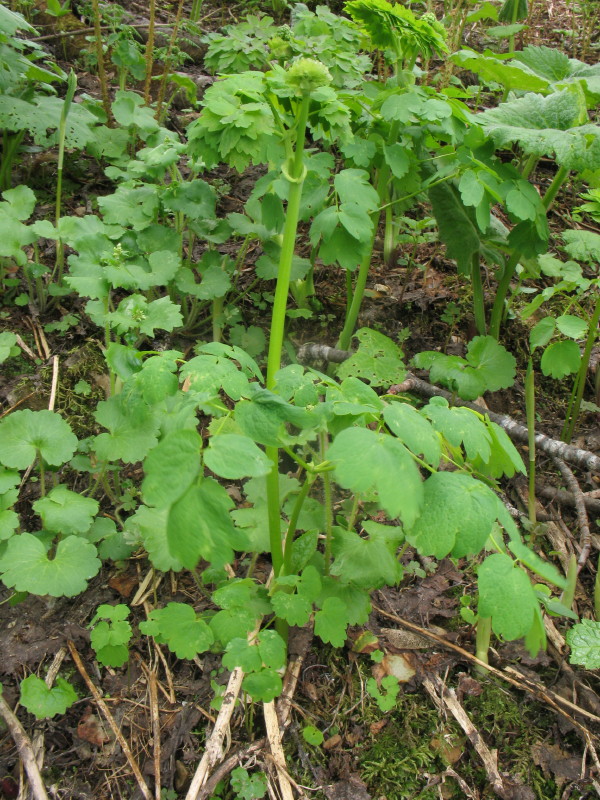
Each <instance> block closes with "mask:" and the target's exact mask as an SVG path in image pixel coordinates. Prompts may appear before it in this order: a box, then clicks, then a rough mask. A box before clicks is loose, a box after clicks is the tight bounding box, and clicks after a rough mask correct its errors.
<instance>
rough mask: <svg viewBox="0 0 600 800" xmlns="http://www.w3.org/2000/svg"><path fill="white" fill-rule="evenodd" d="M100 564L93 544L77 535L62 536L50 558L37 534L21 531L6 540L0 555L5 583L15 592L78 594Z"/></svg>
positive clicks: (56, 594)
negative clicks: (6, 542)
mask: <svg viewBox="0 0 600 800" xmlns="http://www.w3.org/2000/svg"><path fill="white" fill-rule="evenodd" d="M100 566H101V562H100V560H99V559H98V558H97V557H96V548H95V547H94V545H93V544H90V543H89V542H86V541H84V540H83V539H80V538H79V537H77V536H67V537H66V538H65V539H62V540H61V541H60V542H59V543H58V545H57V547H56V553H55V555H54V557H53V558H52V559H50V558H48V554H47V553H46V548H45V547H44V544H43V542H42V541H41V540H40V539H39V538H38V537H37V536H33V534H31V533H21V534H20V535H18V536H13V537H12V538H11V539H9V540H8V544H7V546H6V550H5V551H4V554H3V555H2V556H0V572H2V573H3V575H2V581H3V582H4V584H5V585H6V586H9V587H11V588H14V589H16V590H17V591H18V592H31V593H32V594H38V595H44V594H49V595H51V596H52V597H74V596H75V595H76V594H81V592H83V591H84V590H85V588H86V586H87V582H88V580H90V578H93V577H94V575H96V574H97V573H98V571H99V569H100Z"/></svg>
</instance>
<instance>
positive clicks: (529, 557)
mask: <svg viewBox="0 0 600 800" xmlns="http://www.w3.org/2000/svg"><path fill="white" fill-rule="evenodd" d="M508 547H509V548H510V550H511V552H512V553H513V555H514V556H515V557H516V558H518V559H519V561H522V562H523V564H525V566H526V567H529V569H530V570H532V571H533V572H535V573H536V575H539V576H540V577H541V578H543V579H544V580H546V581H549V582H550V583H553V584H554V585H555V586H558V588H559V589H564V588H565V586H566V583H567V581H566V579H565V576H564V575H563V574H562V573H561V572H559V571H558V569H557V568H556V567H555V566H554V564H551V563H550V562H548V561H544V559H542V558H540V557H539V556H538V555H537V553H534V552H533V550H530V549H529V548H528V547H526V546H525V545H524V544H523V542H521V541H519V540H518V539H512V540H511V541H510V542H509V543H508Z"/></svg>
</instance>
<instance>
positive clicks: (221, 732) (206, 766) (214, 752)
mask: <svg viewBox="0 0 600 800" xmlns="http://www.w3.org/2000/svg"><path fill="white" fill-rule="evenodd" d="M243 679H244V673H243V672H242V670H241V669H240V668H239V667H236V668H235V669H234V670H233V672H232V673H231V675H230V676H229V682H228V683H227V689H226V691H225V695H224V696H223V702H222V703H221V709H220V711H219V714H218V716H217V722H216V724H215V727H214V729H213V732H212V733H211V735H210V738H209V740H208V742H207V744H206V749H205V750H204V755H203V756H202V759H201V760H200V763H199V764H198V768H197V769H196V772H195V774H194V777H193V779H192V782H191V784H190V788H189V789H188V793H187V794H186V796H185V800H196V799H197V797H198V795H199V792H200V790H201V789H202V787H203V785H204V784H205V782H206V779H207V778H208V773H209V772H210V770H211V769H212V767H214V765H215V764H216V763H217V761H219V759H221V758H222V757H223V740H224V738H225V733H226V731H227V728H228V727H229V721H230V719H231V715H232V714H233V709H234V707H235V701H236V700H237V698H238V695H239V693H240V689H241V688H242V681H243Z"/></svg>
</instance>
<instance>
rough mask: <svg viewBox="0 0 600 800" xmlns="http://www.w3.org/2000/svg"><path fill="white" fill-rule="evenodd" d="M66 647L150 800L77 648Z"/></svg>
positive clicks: (146, 798)
mask: <svg viewBox="0 0 600 800" xmlns="http://www.w3.org/2000/svg"><path fill="white" fill-rule="evenodd" d="M67 645H68V647H69V652H70V653H71V657H72V659H73V661H74V662H75V666H76V667H77V669H78V670H79V674H80V675H81V677H82V678H83V680H84V681H85V683H86V685H87V687H88V689H89V690H90V692H91V693H92V696H93V698H94V700H95V702H96V705H97V706H98V708H99V709H100V711H101V712H102V714H103V715H104V718H105V719H106V721H107V722H108V724H109V725H110V728H111V730H112V732H113V733H114V735H115V737H116V739H117V741H118V742H119V744H120V745H121V749H122V750H123V754H124V756H125V758H126V759H127V762H128V764H129V767H130V769H131V771H132V773H133V776H134V778H135V779H136V781H137V785H138V786H139V788H140V792H141V793H142V795H143V796H144V800H152V793H151V791H150V789H149V788H148V784H147V783H146V781H145V780H144V777H143V775H142V773H141V770H140V768H139V766H138V764H137V762H136V760H135V758H134V757H133V753H132V752H131V749H130V747H129V745H128V744H127V741H126V739H125V737H124V736H123V734H122V733H121V731H120V729H119V726H118V725H117V723H116V722H115V718H114V717H113V715H112V714H111V713H110V711H109V708H108V706H107V705H106V703H105V702H104V700H103V699H102V695H101V694H100V692H99V691H98V689H97V688H96V685H95V684H94V682H93V681H92V679H91V678H90V676H89V675H88V673H87V670H86V668H85V666H84V664H83V661H82V660H81V656H80V655H79V653H78V651H77V648H76V647H75V644H74V643H73V642H72V641H71V640H70V639H69V640H68V641H67Z"/></svg>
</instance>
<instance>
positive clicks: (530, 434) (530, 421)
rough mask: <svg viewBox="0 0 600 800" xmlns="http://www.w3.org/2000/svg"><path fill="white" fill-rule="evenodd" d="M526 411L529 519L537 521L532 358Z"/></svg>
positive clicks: (528, 373)
mask: <svg viewBox="0 0 600 800" xmlns="http://www.w3.org/2000/svg"><path fill="white" fill-rule="evenodd" d="M525 413H526V415H527V440H528V445H529V495H528V498H527V508H528V511H529V521H530V522H531V523H534V524H535V522H536V520H537V517H536V513H535V378H534V372H533V363H532V361H531V358H530V359H529V363H528V364H527V373H526V375H525Z"/></svg>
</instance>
